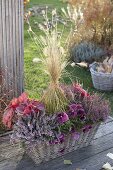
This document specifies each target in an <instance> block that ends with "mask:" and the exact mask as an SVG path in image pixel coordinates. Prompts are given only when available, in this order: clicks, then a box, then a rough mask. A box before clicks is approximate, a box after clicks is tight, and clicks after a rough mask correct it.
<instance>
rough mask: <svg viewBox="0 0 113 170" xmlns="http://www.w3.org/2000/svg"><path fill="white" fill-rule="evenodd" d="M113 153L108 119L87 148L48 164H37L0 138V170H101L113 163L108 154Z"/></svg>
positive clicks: (112, 130)
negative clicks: (69, 163) (105, 165)
mask: <svg viewBox="0 0 113 170" xmlns="http://www.w3.org/2000/svg"><path fill="white" fill-rule="evenodd" d="M109 152H111V153H113V119H112V118H111V117H109V118H108V120H107V122H106V123H105V124H102V125H101V126H100V128H99V130H98V132H97V134H96V136H95V138H94V140H93V141H92V144H91V145H90V146H88V147H86V148H81V149H79V150H77V151H74V152H72V153H69V154H67V155H65V156H64V157H63V158H62V157H59V158H57V159H54V160H52V161H49V162H47V163H43V164H40V165H38V166H37V165H35V163H34V162H33V161H32V160H31V159H30V158H29V157H28V156H27V155H26V154H25V153H24V151H23V150H22V149H20V147H19V145H16V146H11V145H10V143H9V137H8V136H4V137H0V170H76V169H77V168H78V169H79V170H101V169H102V166H103V164H104V163H106V162H109V163H111V165H113V161H112V160H111V159H110V158H108V157H107V156H106V155H107V153H109ZM63 159H69V160H71V161H72V165H64V164H63Z"/></svg>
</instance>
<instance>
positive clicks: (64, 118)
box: [57, 112, 69, 124]
mask: <svg viewBox="0 0 113 170" xmlns="http://www.w3.org/2000/svg"><path fill="white" fill-rule="evenodd" d="M57 120H58V123H60V124H63V123H65V122H67V121H68V120H69V117H68V115H67V113H66V112H61V113H59V114H58V116H57Z"/></svg>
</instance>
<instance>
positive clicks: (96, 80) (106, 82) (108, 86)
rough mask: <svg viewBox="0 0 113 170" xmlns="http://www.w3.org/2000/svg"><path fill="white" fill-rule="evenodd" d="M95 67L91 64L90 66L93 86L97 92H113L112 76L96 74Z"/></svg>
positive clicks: (109, 74)
mask: <svg viewBox="0 0 113 170" xmlns="http://www.w3.org/2000/svg"><path fill="white" fill-rule="evenodd" d="M96 66H97V63H93V64H92V65H91V66H90V72H91V77H92V81H93V86H94V87H95V88H96V89H98V90H102V91H112V90H113V74H111V73H102V72H97V71H96Z"/></svg>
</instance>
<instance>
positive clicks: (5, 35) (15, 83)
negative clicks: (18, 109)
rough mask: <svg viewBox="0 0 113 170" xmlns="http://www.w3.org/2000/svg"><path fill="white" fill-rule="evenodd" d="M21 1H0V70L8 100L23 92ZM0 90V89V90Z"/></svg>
mask: <svg viewBox="0 0 113 170" xmlns="http://www.w3.org/2000/svg"><path fill="white" fill-rule="evenodd" d="M23 8H24V7H23V0H0V26H1V28H0V70H1V69H2V71H4V79H5V88H4V89H5V90H4V91H2V94H4V93H6V92H8V91H11V93H10V96H9V97H10V98H12V97H13V96H19V95H20V94H21V93H22V91H23V53H24V52H23V37H24V36H23V29H24V27H23V25H24V24H23V18H24V16H23ZM0 90H1V89H0Z"/></svg>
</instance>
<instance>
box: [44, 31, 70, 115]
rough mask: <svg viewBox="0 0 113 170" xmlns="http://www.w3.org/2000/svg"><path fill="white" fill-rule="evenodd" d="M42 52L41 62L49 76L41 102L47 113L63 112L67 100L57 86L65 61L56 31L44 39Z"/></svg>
mask: <svg viewBox="0 0 113 170" xmlns="http://www.w3.org/2000/svg"><path fill="white" fill-rule="evenodd" d="M43 52H44V55H45V56H46V57H45V58H44V60H43V62H44V68H45V71H46V73H47V74H48V75H49V78H50V85H49V87H48V89H47V90H46V91H45V93H44V95H43V97H42V101H43V102H44V103H45V105H46V109H47V111H48V112H49V113H54V112H58V111H64V110H65V106H66V103H67V99H66V97H65V94H64V92H63V90H62V88H61V87H60V85H59V80H60V78H61V77H62V74H63V72H64V69H65V67H66V65H67V61H66V58H65V53H64V49H63V47H61V44H60V40H59V36H58V32H57V31H56V30H54V31H52V32H50V33H49V35H48V36H47V37H46V47H45V48H44V51H43Z"/></svg>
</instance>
